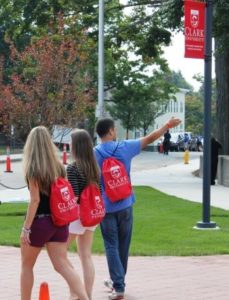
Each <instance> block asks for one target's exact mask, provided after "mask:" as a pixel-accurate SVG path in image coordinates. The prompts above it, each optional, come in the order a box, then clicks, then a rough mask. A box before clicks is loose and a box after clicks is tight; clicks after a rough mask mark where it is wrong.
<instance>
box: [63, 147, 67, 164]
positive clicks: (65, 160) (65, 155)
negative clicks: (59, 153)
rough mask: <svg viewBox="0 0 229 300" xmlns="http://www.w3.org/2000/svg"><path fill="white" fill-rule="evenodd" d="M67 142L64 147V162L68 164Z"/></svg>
mask: <svg viewBox="0 0 229 300" xmlns="http://www.w3.org/2000/svg"><path fill="white" fill-rule="evenodd" d="M66 150H67V149H66V144H64V148H63V164H64V165H67V164H68V163H67V151H66Z"/></svg>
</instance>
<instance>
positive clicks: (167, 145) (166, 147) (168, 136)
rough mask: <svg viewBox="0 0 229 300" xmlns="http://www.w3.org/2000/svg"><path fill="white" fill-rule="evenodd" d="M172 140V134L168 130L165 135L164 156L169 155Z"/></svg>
mask: <svg viewBox="0 0 229 300" xmlns="http://www.w3.org/2000/svg"><path fill="white" fill-rule="evenodd" d="M170 139H171V134H170V133H169V130H167V131H166V133H165V134H164V141H163V149H164V154H166V155H168V154H169V148H170Z"/></svg>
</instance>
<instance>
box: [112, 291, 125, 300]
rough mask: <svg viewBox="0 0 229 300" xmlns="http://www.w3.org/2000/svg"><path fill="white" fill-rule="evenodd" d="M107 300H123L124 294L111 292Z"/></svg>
mask: <svg viewBox="0 0 229 300" xmlns="http://www.w3.org/2000/svg"><path fill="white" fill-rule="evenodd" d="M108 299H109V300H122V299H124V293H122V292H115V291H113V292H112V293H111V294H110V295H109V296H108Z"/></svg>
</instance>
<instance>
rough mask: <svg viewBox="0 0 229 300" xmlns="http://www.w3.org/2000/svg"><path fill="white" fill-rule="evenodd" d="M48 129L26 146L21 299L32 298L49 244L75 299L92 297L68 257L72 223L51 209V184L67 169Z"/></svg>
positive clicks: (34, 135)
mask: <svg viewBox="0 0 229 300" xmlns="http://www.w3.org/2000/svg"><path fill="white" fill-rule="evenodd" d="M56 150H57V149H56V147H55V145H54V144H53V142H52V140H51V137H50V134H49V132H48V130H47V129H46V128H45V127H43V126H39V127H36V128H33V129H32V130H31V132H30V133H29V135H28V138H27V141H26V144H25V147H24V158H23V163H24V174H25V180H26V182H27V184H28V188H29V193H30V201H29V204H28V208H27V213H26V217H25V220H24V224H23V227H22V231H21V236H20V240H21V300H31V295H32V287H33V283H34V274H33V268H34V265H35V263H36V260H37V257H38V255H39V254H40V252H41V249H42V248H43V247H44V246H45V247H46V249H47V252H48V255H49V258H50V260H51V262H52V264H53V267H54V269H55V270H56V271H57V272H58V273H60V275H62V276H63V278H64V279H65V280H66V282H67V284H68V286H69V290H70V293H71V298H70V299H72V300H76V299H78V298H80V299H81V300H88V297H87V294H86V291H85V288H84V286H83V284H82V283H81V280H80V278H79V276H78V274H77V272H76V271H75V269H74V268H73V266H72V264H71V263H70V261H69V260H68V258H67V239H68V225H65V226H62V227H58V226H56V225H54V223H53V221H52V218H51V211H50V189H51V184H52V183H53V182H54V181H55V180H56V179H57V178H58V177H65V175H66V172H65V169H64V167H63V165H62V164H61V163H60V161H59V157H58V154H57V151H56Z"/></svg>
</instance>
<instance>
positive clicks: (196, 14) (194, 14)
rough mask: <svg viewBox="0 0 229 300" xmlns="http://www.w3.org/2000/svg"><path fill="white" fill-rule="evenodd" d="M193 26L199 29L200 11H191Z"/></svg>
mask: <svg viewBox="0 0 229 300" xmlns="http://www.w3.org/2000/svg"><path fill="white" fill-rule="evenodd" d="M190 17H191V24H192V27H197V26H198V25H199V10H196V9H191V16H190Z"/></svg>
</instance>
